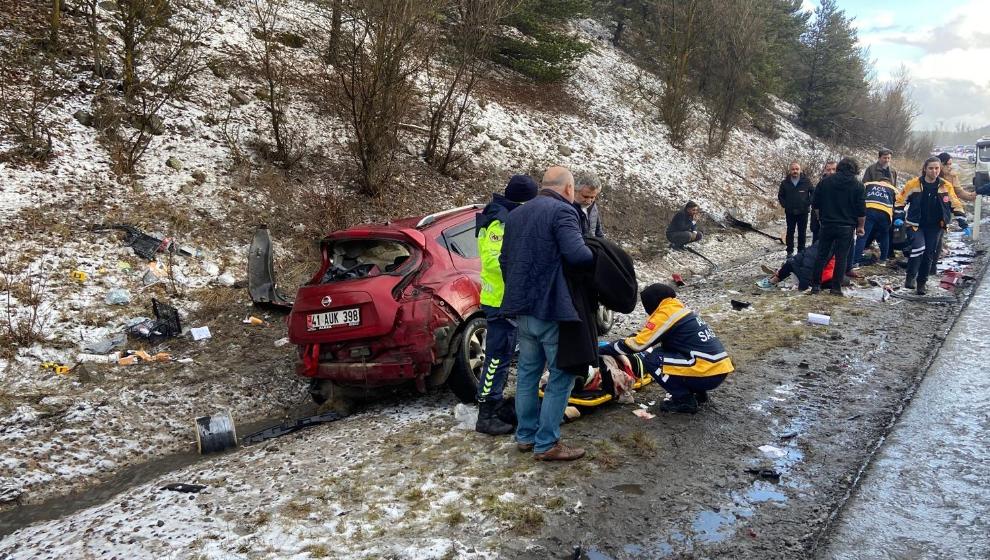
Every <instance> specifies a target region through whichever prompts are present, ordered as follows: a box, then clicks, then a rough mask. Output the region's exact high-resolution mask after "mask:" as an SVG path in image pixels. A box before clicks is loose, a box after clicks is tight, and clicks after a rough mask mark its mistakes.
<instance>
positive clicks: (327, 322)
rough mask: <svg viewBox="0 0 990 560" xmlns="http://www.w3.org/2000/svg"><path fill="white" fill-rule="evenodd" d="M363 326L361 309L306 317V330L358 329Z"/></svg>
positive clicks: (341, 310)
mask: <svg viewBox="0 0 990 560" xmlns="http://www.w3.org/2000/svg"><path fill="white" fill-rule="evenodd" d="M360 324H361V309H359V308H357V307H355V308H353V309H338V310H336V311H327V312H325V313H313V314H312V315H309V316H308V317H306V329H307V330H311V331H321V330H323V329H332V328H334V327H342V326H348V327H356V326H358V325H360Z"/></svg>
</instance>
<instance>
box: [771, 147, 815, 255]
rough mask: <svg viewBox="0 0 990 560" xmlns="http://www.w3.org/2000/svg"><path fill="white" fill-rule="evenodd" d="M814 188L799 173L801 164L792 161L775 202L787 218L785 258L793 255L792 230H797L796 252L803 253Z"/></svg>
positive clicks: (802, 174)
mask: <svg viewBox="0 0 990 560" xmlns="http://www.w3.org/2000/svg"><path fill="white" fill-rule="evenodd" d="M814 192H815V187H814V186H813V185H812V184H811V181H809V180H808V178H807V177H805V175H804V173H802V172H801V164H800V163H798V162H796V161H792V162H791V165H790V167H789V168H788V171H787V177H784V180H783V181H781V182H780V188H778V189H777V201H778V202H780V205H781V206H782V207H783V208H784V216H785V217H786V218H787V256H788V257H789V256H791V255H793V254H794V230H797V245H798V247H797V250H798V251H803V250H804V245H805V242H806V240H807V236H808V214H809V213H810V212H811V196H812V194H814Z"/></svg>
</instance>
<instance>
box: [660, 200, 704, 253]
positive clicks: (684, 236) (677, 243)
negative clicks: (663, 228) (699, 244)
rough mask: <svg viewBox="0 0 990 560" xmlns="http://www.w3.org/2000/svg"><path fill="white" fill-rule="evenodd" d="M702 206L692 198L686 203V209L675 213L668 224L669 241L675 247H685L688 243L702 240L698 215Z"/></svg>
mask: <svg viewBox="0 0 990 560" xmlns="http://www.w3.org/2000/svg"><path fill="white" fill-rule="evenodd" d="M699 214H701V208H700V207H699V206H698V205H697V203H695V202H694V201H692V200H689V201H688V203H687V204H685V205H684V209H683V210H681V211H680V212H678V213H676V214H674V217H673V218H671V220H670V225H668V226H667V241H670V245H671V246H672V247H673V248H674V249H683V248H684V246H685V245H687V244H688V243H694V242H695V241H701V232H700V231H698V215H699Z"/></svg>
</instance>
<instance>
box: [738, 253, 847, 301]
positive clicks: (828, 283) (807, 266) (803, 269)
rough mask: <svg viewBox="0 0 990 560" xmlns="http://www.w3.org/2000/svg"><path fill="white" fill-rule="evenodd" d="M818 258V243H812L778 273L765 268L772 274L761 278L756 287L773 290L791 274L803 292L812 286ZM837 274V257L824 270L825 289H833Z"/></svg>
mask: <svg viewBox="0 0 990 560" xmlns="http://www.w3.org/2000/svg"><path fill="white" fill-rule="evenodd" d="M817 258H818V243H812V244H811V245H808V247H807V248H805V250H804V251H798V253H797V254H796V255H794V256H792V257H788V258H787V259H786V260H785V261H784V264H782V265H781V266H780V268H779V269H778V270H776V271H774V270H772V269H768V268H764V269H763V271H764V272H766V273H768V274H770V276H768V277H766V278H761V279H760V280H759V281H757V282H756V285H757V286H758V287H759V288H760V289H763V290H772V289H773V288H775V287H776V286H777V284H779V283H781V282H782V281H784V280H786V279H787V278H789V277H790V275H791V274H793V275H794V276H796V277H797V280H798V289H799V290H801V291H802V292H803V291H804V290H807V289H808V288H809V287H810V286H811V275H812V274H813V272H814V268H815V259H817ZM834 272H835V256H834V255H833V256H832V258H830V259H829V260H828V263H827V264H826V265H825V268H824V269H823V270H822V278H821V285H822V287H823V288H825V289H830V288H831V287H832V275H833V274H834Z"/></svg>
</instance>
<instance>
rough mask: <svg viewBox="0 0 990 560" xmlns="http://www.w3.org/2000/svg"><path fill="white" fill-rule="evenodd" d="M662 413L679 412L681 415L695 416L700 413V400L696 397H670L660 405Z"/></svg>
mask: <svg viewBox="0 0 990 560" xmlns="http://www.w3.org/2000/svg"><path fill="white" fill-rule="evenodd" d="M657 409H658V410H659V411H660V412H678V413H681V414H695V413H696V412H698V399H697V398H695V396H694V395H687V396H684V397H670V398H669V399H667V400H665V401H663V402H662V403H660V406H658V407H657Z"/></svg>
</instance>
